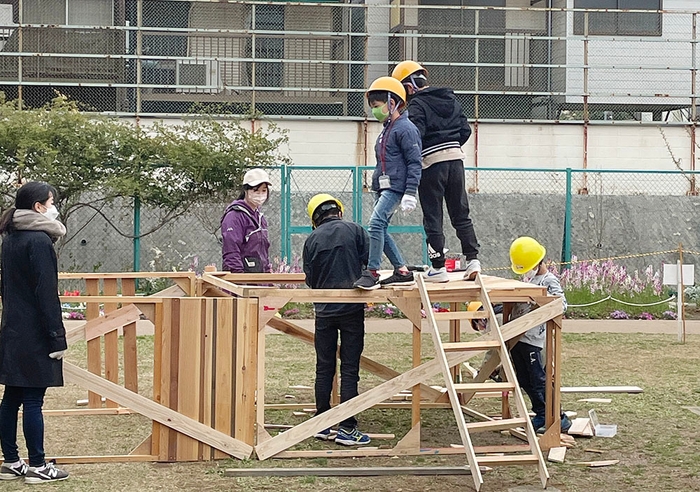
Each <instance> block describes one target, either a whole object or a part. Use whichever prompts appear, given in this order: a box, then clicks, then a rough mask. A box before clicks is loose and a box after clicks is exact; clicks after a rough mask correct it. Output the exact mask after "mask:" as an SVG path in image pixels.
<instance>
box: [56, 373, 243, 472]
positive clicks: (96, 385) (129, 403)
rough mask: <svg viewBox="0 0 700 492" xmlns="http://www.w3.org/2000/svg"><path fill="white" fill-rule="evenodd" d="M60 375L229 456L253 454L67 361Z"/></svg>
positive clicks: (222, 435) (218, 433)
mask: <svg viewBox="0 0 700 492" xmlns="http://www.w3.org/2000/svg"><path fill="white" fill-rule="evenodd" d="M63 374H64V376H65V377H66V380H67V381H70V382H72V383H75V384H77V385H78V386H80V387H82V388H85V389H88V390H90V391H94V392H95V393H97V394H100V395H104V396H105V397H107V398H109V399H110V400H113V401H115V402H117V403H119V404H120V405H122V406H124V407H127V408H131V409H132V410H134V411H136V412H138V413H140V414H141V415H143V416H144V417H148V418H149V419H152V420H155V421H156V422H158V423H161V424H163V425H165V426H167V427H170V428H171V429H174V430H176V431H178V432H181V433H182V434H185V435H187V436H189V437H191V438H193V439H196V440H198V441H200V442H203V443H204V444H208V445H210V446H212V447H214V448H216V449H219V450H221V451H223V452H224V453H227V454H230V455H231V456H234V457H236V458H239V459H247V458H249V457H250V455H251V453H252V452H253V447H252V446H250V445H249V444H246V443H244V442H243V441H239V440H238V439H235V438H233V437H231V436H228V435H226V434H224V433H223V432H219V431H217V430H215V429H212V428H211V427H208V426H206V425H204V424H202V423H200V422H197V421H196V420H194V419H191V418H189V417H185V416H184V415H182V414H180V413H178V412H176V411H175V410H171V409H170V408H167V407H165V406H163V405H161V404H159V403H156V402H154V401H153V400H150V399H148V398H146V397H145V396H141V395H139V394H137V393H134V392H133V391H129V390H128V389H126V388H123V387H121V386H119V385H118V384H115V383H112V382H110V381H107V380H106V379H104V378H102V377H100V376H96V375H95V374H92V373H90V372H88V371H86V370H85V369H81V368H80V367H78V366H76V365H73V364H71V363H70V362H66V361H64V362H63Z"/></svg>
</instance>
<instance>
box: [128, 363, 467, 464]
mask: <svg viewBox="0 0 700 492" xmlns="http://www.w3.org/2000/svg"><path fill="white" fill-rule="evenodd" d="M470 357H471V354H469V353H457V354H449V355H448V356H447V362H448V364H449V366H454V365H456V364H461V363H462V362H464V361H465V360H467V359H469V358H470ZM440 371H441V366H440V363H439V362H438V361H437V360H432V361H430V362H426V363H425V364H421V365H420V366H418V367H415V368H413V369H411V370H410V371H407V372H405V373H403V374H401V375H399V376H397V377H395V378H393V379H390V380H389V381H386V382H385V383H382V384H380V385H379V386H377V387H375V388H372V389H371V390H369V391H367V392H365V393H362V394H360V395H358V396H356V397H355V398H353V399H351V400H348V401H346V402H344V403H341V404H340V405H338V406H337V407H335V408H332V409H330V410H328V411H327V412H323V413H322V414H320V415H317V416H315V417H313V418H311V419H309V420H307V421H306V422H303V423H301V424H299V425H297V426H295V427H293V428H292V429H289V430H288V431H286V432H284V433H282V434H280V435H278V436H275V437H273V438H272V439H270V440H268V441H265V442H263V443H260V444H258V445H257V446H256V447H255V452H256V453H257V455H258V458H260V459H261V460H265V459H267V458H270V457H272V456H274V455H276V454H277V453H279V452H282V451H284V450H285V449H289V448H290V447H292V446H294V445H295V444H297V443H299V442H301V441H303V440H304V439H306V438H308V437H311V436H313V435H314V434H316V433H317V432H319V431H321V430H323V429H327V428H328V427H330V426H332V425H333V424H337V423H338V422H340V421H341V420H343V419H346V418H348V417H350V416H352V415H355V414H356V413H358V412H362V411H363V410H367V409H368V408H371V407H373V406H374V405H376V404H377V403H379V402H380V401H383V400H385V399H386V397H387V395H393V394H394V393H397V392H399V391H401V390H404V389H406V388H410V387H411V386H414V385H416V384H418V383H420V382H421V381H424V380H426V379H428V378H431V377H433V376H435V375H436V374H438V373H440ZM132 408H133V407H132Z"/></svg>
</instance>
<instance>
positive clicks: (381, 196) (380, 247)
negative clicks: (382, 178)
mask: <svg viewBox="0 0 700 492" xmlns="http://www.w3.org/2000/svg"><path fill="white" fill-rule="evenodd" d="M401 198H403V193H399V192H398V191H392V190H384V191H381V192H379V193H377V201H375V202H374V210H372V217H370V219H369V264H368V265H367V268H369V269H370V270H379V267H380V266H381V264H382V251H384V254H385V255H386V257H387V258H389V261H390V262H391V264H392V266H393V267H394V268H399V267H402V266H404V265H405V264H406V262H405V261H404V259H403V256H401V252H400V251H399V248H398V246H396V243H395V242H394V238H392V237H391V235H389V233H388V232H387V229H388V228H389V221H390V220H391V217H392V216H393V215H394V213H395V212H396V210H397V209H398V208H399V205H400V204H401Z"/></svg>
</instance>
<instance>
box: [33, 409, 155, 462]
mask: <svg viewBox="0 0 700 492" xmlns="http://www.w3.org/2000/svg"><path fill="white" fill-rule="evenodd" d="M132 413H135V412H133V411H132V410H131V409H129V408H123V407H117V408H68V409H65V410H46V409H42V410H41V414H42V415H43V416H44V417H84V416H93V415H131V414H132ZM19 415H22V411H21V410H20V411H19ZM141 454H143V453H141Z"/></svg>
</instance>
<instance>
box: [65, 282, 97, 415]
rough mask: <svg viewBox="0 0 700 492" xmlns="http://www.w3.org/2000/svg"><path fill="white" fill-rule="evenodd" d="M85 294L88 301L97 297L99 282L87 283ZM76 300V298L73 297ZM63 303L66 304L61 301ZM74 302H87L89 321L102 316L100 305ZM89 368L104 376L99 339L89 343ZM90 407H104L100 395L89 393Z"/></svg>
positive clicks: (94, 372)
mask: <svg viewBox="0 0 700 492" xmlns="http://www.w3.org/2000/svg"><path fill="white" fill-rule="evenodd" d="M85 292H86V293H87V296H85V297H88V299H89V298H90V296H96V295H98V294H99V293H100V285H99V280H97V279H90V280H86V281H85ZM73 299H75V297H73ZM61 302H64V301H63V300H61ZM72 302H86V306H85V317H86V318H87V320H88V321H91V320H93V319H97V318H99V316H100V305H99V304H98V303H97V302H87V301H77V300H76V301H72ZM87 368H88V371H90V372H91V373H93V374H98V375H100V376H101V375H102V343H101V340H100V339H99V338H96V339H94V340H89V341H88V342H87ZM88 406H89V407H90V408H100V407H102V398H101V396H100V395H98V394H96V393H92V392H88Z"/></svg>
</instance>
